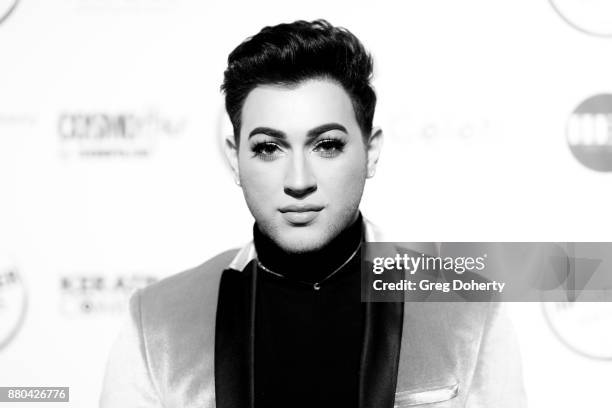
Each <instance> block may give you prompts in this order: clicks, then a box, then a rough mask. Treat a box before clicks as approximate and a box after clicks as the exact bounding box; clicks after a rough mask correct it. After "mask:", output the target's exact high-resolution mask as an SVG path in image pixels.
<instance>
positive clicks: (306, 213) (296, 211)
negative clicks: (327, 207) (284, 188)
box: [279, 204, 324, 226]
mask: <svg viewBox="0 0 612 408" xmlns="http://www.w3.org/2000/svg"><path fill="white" fill-rule="evenodd" d="M323 208H324V207H323V206H321V205H315V204H292V205H287V206H285V207H282V208H280V209H279V211H280V212H281V213H282V214H283V217H284V218H285V220H287V222H289V224H291V225H295V226H300V225H303V226H306V225H309V224H310V223H311V222H313V221H314V220H315V218H317V216H318V215H319V213H320V212H321V210H322V209H323Z"/></svg>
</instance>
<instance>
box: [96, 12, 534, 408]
mask: <svg viewBox="0 0 612 408" xmlns="http://www.w3.org/2000/svg"><path fill="white" fill-rule="evenodd" d="M371 76H372V59H371V57H370V55H369V54H368V53H367V52H366V51H365V49H364V47H363V45H362V44H361V43H360V42H359V40H358V39H357V38H356V37H355V36H354V35H352V34H351V33H350V32H348V31H347V30H345V29H342V28H338V27H334V26H332V25H330V24H329V23H327V22H326V21H322V20H319V21H314V22H305V21H297V22H294V23H292V24H281V25H277V26H274V27H266V28H264V29H263V30H261V32H259V33H258V34H257V35H255V36H254V37H252V38H249V39H248V40H246V41H245V42H244V43H242V44H241V45H239V46H238V47H237V48H236V49H235V50H234V51H233V52H232V53H231V54H230V56H229V59H228V68H227V70H226V72H225V80H224V83H223V86H222V88H223V90H224V91H225V96H226V108H227V112H228V114H229V116H230V119H231V121H232V124H233V128H234V135H233V137H231V138H228V140H227V141H226V154H227V157H228V159H229V162H230V164H231V167H232V170H233V172H234V176H235V181H236V183H237V184H238V185H239V186H241V188H242V190H243V193H244V197H245V200H246V203H247V205H248V207H249V210H250V211H251V213H252V215H253V217H254V219H255V225H254V227H253V237H254V239H253V242H252V243H250V244H249V245H247V246H246V247H244V248H242V249H241V250H239V251H228V252H226V253H223V254H221V255H218V256H217V257H215V258H213V259H211V260H209V261H208V262H206V263H205V264H203V265H201V266H199V267H196V268H194V269H192V270H189V271H186V272H183V273H181V274H178V275H175V276H172V277H170V278H167V279H165V280H163V281H161V282H158V283H156V284H154V285H152V286H149V287H147V288H145V289H143V290H141V291H139V292H137V293H136V294H135V295H134V296H133V297H132V299H131V302H130V312H131V313H130V321H129V323H128V325H127V326H126V328H125V330H124V331H123V332H122V333H121V335H120V338H119V340H118V341H117V343H116V345H115V347H114V349H113V352H112V355H111V358H110V361H109V365H108V369H107V374H106V379H105V384H104V390H103V394H102V398H101V406H103V407H196V406H197V407H213V406H217V407H253V406H254V407H266V408H268V407H280V406H283V407H286V406H291V407H327V406H329V407H331V406H334V407H337V406H347V407H362V408H366V407H389V408H391V407H393V406H398V407H401V406H412V405H420V404H428V405H427V406H428V407H485V406H487V407H488V406H495V407H520V406H522V405H523V391H522V386H521V379H520V370H519V367H518V363H517V361H518V359H516V358H514V357H513V356H515V355H516V350H515V349H514V348H513V343H512V342H511V341H510V340H511V333H510V332H509V331H507V326H506V325H505V324H504V323H503V320H502V316H501V314H500V313H499V310H498V307H497V305H496V304H493V303H490V304H489V303H472V304H469V303H405V304H404V303H401V302H390V303H368V302H361V297H360V294H361V292H360V287H361V286H360V285H361V281H360V260H361V251H362V243H363V242H364V241H372V240H375V239H376V238H375V236H374V235H375V234H374V231H373V228H372V227H371V225H370V224H369V223H368V222H367V221H364V219H363V218H362V216H361V214H360V212H359V203H360V201H361V196H362V193H363V188H364V185H365V180H366V179H367V178H368V177H372V176H373V175H374V173H375V170H376V164H377V161H378V157H379V154H380V150H381V146H382V132H381V130H380V129H378V128H374V127H373V126H372V120H373V116H374V110H375V105H376V95H375V93H374V90H373V89H372V86H371V84H370V80H371Z"/></svg>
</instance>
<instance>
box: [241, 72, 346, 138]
mask: <svg viewBox="0 0 612 408" xmlns="http://www.w3.org/2000/svg"><path fill="white" fill-rule="evenodd" d="M326 122H340V123H343V124H344V125H345V126H347V127H352V126H357V123H356V120H355V114H354V110H353V105H352V102H351V99H350V97H349V95H348V93H347V92H346V91H345V90H344V88H343V87H342V86H341V85H339V84H338V83H336V82H334V81H331V80H327V79H310V80H306V81H303V82H300V83H298V84H297V85H293V86H286V85H276V84H273V85H260V86H257V87H256V88H255V89H253V90H252V91H251V92H250V93H249V95H248V96H247V98H246V100H245V102H244V105H243V108H242V130H243V131H246V132H249V131H250V130H249V129H251V128H254V127H257V126H275V127H279V128H283V127H284V128H286V129H285V130H287V131H289V130H291V128H296V130H297V129H308V128H311V127H314V126H318V125H320V124H321V123H326Z"/></svg>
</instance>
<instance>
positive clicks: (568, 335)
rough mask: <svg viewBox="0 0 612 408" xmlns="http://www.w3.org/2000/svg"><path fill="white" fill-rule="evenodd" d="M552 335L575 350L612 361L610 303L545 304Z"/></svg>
mask: <svg viewBox="0 0 612 408" xmlns="http://www.w3.org/2000/svg"><path fill="white" fill-rule="evenodd" d="M542 307H543V310H544V316H545V317H546V320H547V321H548V323H549V325H550V328H551V329H552V331H553V333H554V334H555V335H556V336H557V337H558V338H559V340H561V342H562V343H563V344H565V345H566V346H567V347H568V348H569V349H571V350H572V351H574V352H576V353H578V354H580V355H582V356H584V357H588V358H593V359H597V360H612V303H611V302H543V303H542Z"/></svg>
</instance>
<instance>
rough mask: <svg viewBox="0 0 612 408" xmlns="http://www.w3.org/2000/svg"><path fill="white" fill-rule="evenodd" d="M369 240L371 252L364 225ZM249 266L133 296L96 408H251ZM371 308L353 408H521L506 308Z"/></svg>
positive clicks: (206, 269) (189, 275)
mask: <svg viewBox="0 0 612 408" xmlns="http://www.w3.org/2000/svg"><path fill="white" fill-rule="evenodd" d="M366 239H367V240H369V241H374V240H376V237H375V234H374V233H373V229H372V226H371V225H370V224H369V223H368V222H367V221H366ZM254 257H255V251H254V246H253V245H252V243H250V244H248V245H247V246H245V247H244V248H242V249H241V250H240V251H235V250H234V251H228V252H225V253H223V254H220V255H218V256H216V257H215V258H213V259H211V260H209V261H208V262H206V263H204V264H203V265H200V266H198V267H196V268H194V269H191V270H188V271H185V272H182V273H179V274H177V275H174V276H171V277H169V278H166V279H164V280H162V281H160V282H157V283H155V284H153V285H151V286H148V287H146V288H144V289H142V290H139V291H137V292H136V293H135V294H134V295H133V296H132V298H131V301H130V313H129V319H128V321H127V323H126V325H125V327H124V328H123V330H122V331H121V333H120V336H119V338H118V339H117V341H116V343H115V345H114V346H113V349H112V352H111V355H110V358H109V361H108V366H107V371H106V375H105V379H104V384H103V390H102V395H101V398H100V406H101V407H102V408H137V407H139V408H141V407H142V408H144V407H150V408H153V407H155V408H161V407H165V408H179V407H180V408H196V407H197V408H212V407H221V408H223V407H234V408H239V407H242V406H244V407H245V408H247V407H252V401H253V398H252V392H253V391H252V358H251V357H252V350H250V349H249V347H248V342H249V341H248V337H249V336H248V333H249V332H248V330H246V329H245V331H240V330H242V328H244V327H247V326H245V325H248V321H249V317H248V316H249V315H251V316H252V315H254V314H253V313H252V310H251V311H247V312H245V313H246V314H244V315H242V314H241V313H242V312H241V310H243V309H245V308H242V307H241V306H240V305H241V304H243V303H244V302H243V300H242V299H244V298H248V297H249V295H248V293H249V292H248V291H249V289H248V288H249V283H248V281H249V279H243V276H245V274H246V273H247V272H243V271H245V270H246V269H248V268H246V269H245V267H246V266H247V265H248V264H249V262H250V261H251V260H252V259H253V258H254ZM224 271H225V272H224ZM224 275H226V276H224ZM224 280H225V281H226V283H225V284H224V283H223V281H224ZM243 281H244V288H240V287H239V286H240V285H241V283H240V282H243ZM223 285H225V289H222V287H223ZM220 293H221V295H220ZM222 298H223V299H222ZM245 302H246V303H244V304H245V305H247V307H246V309H248V304H252V302H251V303H250V302H249V301H245ZM376 305H380V304H373V306H372V308H369V309H368V310H369V311H368V316H369V317H368V318H367V319H366V322H367V323H366V326H367V328H366V330H367V333H366V334H365V335H364V344H363V350H364V351H363V358H362V369H361V370H360V375H361V382H360V391H359V392H360V399H359V400H360V407H359V408H369V407H371V408H374V407H377V408H378V407H389V408H391V407H412V406H418V407H421V406H422V407H424V408H425V407H426V408H451V407H457V408H458V407H469V408H476V407H494V408H520V407H524V406H525V405H526V403H525V395H524V390H523V384H522V375H521V367H520V356H519V352H518V349H517V346H516V342H515V338H514V334H513V331H512V329H511V326H510V324H509V322H508V321H507V319H506V317H505V314H504V313H503V312H502V311H501V306H502V304H500V303H430V302H422V303H402V304H398V305H395V306H393V305H390V304H382V306H380V308H379V306H376ZM222 309H223V310H222ZM246 309H245V310H246ZM370 309H371V310H370ZM394 319H395V320H394ZM241 321H242V323H241ZM393 322H396V323H393ZM241 333H245V335H244V336H242V335H241ZM242 337H245V339H244V341H243V339H242ZM251 340H252V339H251ZM243 345H245V346H244V347H243ZM249 353H251V354H249ZM296 398H299V396H296ZM287 406H288V407H291V401H288V402H287Z"/></svg>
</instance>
